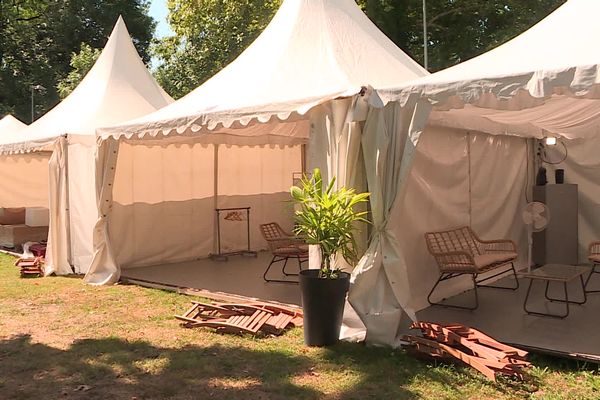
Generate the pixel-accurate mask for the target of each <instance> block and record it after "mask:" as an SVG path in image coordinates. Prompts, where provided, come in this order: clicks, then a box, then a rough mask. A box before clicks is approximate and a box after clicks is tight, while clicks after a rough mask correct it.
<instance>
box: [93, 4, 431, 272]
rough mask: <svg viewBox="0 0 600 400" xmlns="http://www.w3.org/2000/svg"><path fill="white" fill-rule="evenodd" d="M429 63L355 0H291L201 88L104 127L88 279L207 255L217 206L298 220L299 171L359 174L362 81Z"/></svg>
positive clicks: (389, 77) (390, 78) (379, 80)
mask: <svg viewBox="0 0 600 400" xmlns="http://www.w3.org/2000/svg"><path fill="white" fill-rule="evenodd" d="M426 74H427V72H426V71H425V70H424V69H423V68H421V67H420V66H419V65H418V64H417V63H416V62H414V61H413V60H412V59H410V58H409V57H408V56H407V55H406V54H405V53H403V52H402V51H401V50H400V49H399V48H397V47H396V46H395V45H394V44H393V43H392V42H391V41H390V40H389V39H388V38H387V37H386V36H385V35H384V34H383V33H382V32H380V31H379V30H378V29H377V28H376V27H375V25H374V24H373V23H372V22H371V21H370V20H369V19H368V18H367V17H366V16H365V15H364V14H363V13H362V11H361V10H360V9H359V8H358V7H357V5H356V4H355V2H354V1H353V0H286V1H284V2H283V4H282V6H281V8H280V9H279V11H278V12H277V14H276V15H275V17H274V18H273V20H272V21H271V23H270V24H269V25H268V27H267V28H266V29H265V31H264V32H263V33H262V34H261V35H260V36H259V37H258V38H257V39H256V41H255V42H254V43H253V44H251V45H250V46H249V47H248V49H247V50H246V51H245V52H243V53H242V54H241V55H240V56H239V57H238V58H237V59H236V60H235V61H233V62H232V63H231V64H230V65H229V66H227V67H226V68H224V69H223V70H222V71H221V72H219V73H218V74H216V75H215V76H214V77H213V78H211V79H210V80H208V81H207V82H206V83H205V84H203V85H202V86H200V87H199V88H198V89H196V90H195V91H193V92H192V93H190V94H189V95H187V96H186V97H184V98H182V99H180V100H178V101H177V102H175V103H173V104H172V105H170V106H168V107H165V108H164V109H162V110H160V111H158V112H156V113H153V114H150V115H147V116H145V117H142V118H140V119H138V120H134V121H132V122H128V123H125V124H121V125H119V126H114V127H110V128H103V129H99V130H98V135H99V140H100V148H99V153H98V164H97V183H98V190H99V192H98V204H99V213H100V216H101V218H100V219H99V221H98V224H97V225H96V230H95V233H94V235H95V236H94V246H95V255H94V260H93V263H92V266H91V268H90V271H89V272H88V274H87V276H86V280H87V281H88V282H91V283H96V284H103V283H112V282H115V281H116V280H118V278H119V276H120V271H121V268H122V267H123V268H128V267H135V266H140V265H157V264H168V263H170V262H175V261H179V260H186V259H194V258H197V257H203V256H207V255H208V253H210V252H211V251H213V248H214V242H213V239H214V234H213V231H214V227H213V224H214V222H213V221H214V208H216V207H226V206H240V205H250V206H251V207H252V213H253V214H252V215H253V217H252V218H253V219H252V221H253V223H255V224H259V223H262V222H270V221H272V220H279V221H287V222H288V223H291V221H290V217H291V212H290V210H289V206H288V209H284V207H283V205H282V202H283V200H285V199H287V198H288V197H289V196H288V195H287V192H288V190H289V187H290V185H291V183H292V174H293V172H301V171H302V170H303V168H305V167H306V166H307V165H309V166H320V167H321V169H322V170H323V171H325V172H326V173H329V174H335V175H336V176H337V177H338V180H339V181H340V182H341V183H342V184H351V183H353V182H355V181H359V180H360V176H359V173H360V171H359V170H360V169H361V168H360V167H359V160H360V159H361V155H360V140H361V130H362V123H360V122H358V121H360V120H361V119H362V118H363V117H364V115H363V114H364V110H365V108H366V101H365V99H367V98H368V96H367V95H365V96H362V95H361V92H363V93H362V94H365V93H364V92H365V91H366V92H368V91H369V90H366V89H363V87H366V86H367V85H371V86H373V87H375V88H378V87H388V86H391V85H394V84H398V83H400V82H402V81H404V80H408V79H413V78H416V77H420V76H424V75H426ZM304 145H305V146H304ZM304 148H306V151H303V149H304ZM304 160H305V161H304ZM253 232H256V233H257V231H256V226H254V227H253ZM254 237H255V239H256V238H257V237H258V235H257V234H254ZM234 239H235V238H234ZM241 240H243V237H242V238H240V241H241ZM232 243H235V240H233V241H232ZM240 244H241V242H240V243H238V245H240ZM259 245H260V243H259V242H257V241H256V242H253V247H255V248H256V246H259Z"/></svg>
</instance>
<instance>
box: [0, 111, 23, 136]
mask: <svg viewBox="0 0 600 400" xmlns="http://www.w3.org/2000/svg"><path fill="white" fill-rule="evenodd" d="M25 128H27V124H25V123H23V122H21V121H19V120H18V119H17V118H15V117H13V116H12V115H10V114H9V115H6V116H4V118H2V119H0V135H4V134H7V133H9V132H15V133H18V132H20V131H22V130H23V129H25Z"/></svg>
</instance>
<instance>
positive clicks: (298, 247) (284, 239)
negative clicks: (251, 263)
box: [260, 222, 308, 283]
mask: <svg viewBox="0 0 600 400" xmlns="http://www.w3.org/2000/svg"><path fill="white" fill-rule="evenodd" d="M260 232H261V233H262V236H263V238H264V239H265V240H266V241H267V244H268V245H269V249H270V250H271V253H272V254H273V258H272V259H271V262H270V263H269V266H268V267H267V269H266V270H265V272H264V274H263V279H264V280H265V282H279V283H298V282H297V281H293V280H284V279H271V278H268V277H267V275H268V273H269V270H270V269H271V267H272V266H273V264H276V263H278V262H283V266H282V267H281V273H282V274H283V275H284V276H298V274H296V273H289V272H287V271H286V270H285V267H286V266H287V262H288V260H289V259H290V258H293V259H296V260H297V261H298V268H299V269H302V264H303V263H304V262H306V261H308V245H307V244H306V243H305V242H304V240H302V239H301V238H299V237H297V236H294V235H292V234H290V233H287V232H286V231H284V230H283V229H282V228H281V226H279V224H278V223H276V222H270V223H268V224H262V225H260Z"/></svg>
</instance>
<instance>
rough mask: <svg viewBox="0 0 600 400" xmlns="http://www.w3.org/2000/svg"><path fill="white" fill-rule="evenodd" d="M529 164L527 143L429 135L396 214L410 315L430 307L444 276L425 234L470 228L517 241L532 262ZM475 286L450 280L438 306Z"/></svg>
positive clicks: (439, 132)
mask: <svg viewBox="0 0 600 400" xmlns="http://www.w3.org/2000/svg"><path fill="white" fill-rule="evenodd" d="M528 157H529V152H528V151H527V142H526V139H522V138H517V137H510V136H491V135H487V134H482V133H475V132H466V131H457V130H451V129H447V128H441V127H428V128H427V129H426V130H425V132H424V133H423V135H422V136H421V139H420V141H419V144H418V145H417V150H416V154H415V158H414V162H413V167H412V169H411V172H410V174H409V177H408V180H407V182H406V196H405V197H404V201H403V202H402V203H401V204H398V205H397V206H396V208H395V210H394V211H393V212H392V214H391V218H392V219H395V220H399V221H402V223H401V224H399V225H397V228H396V230H395V234H396V237H397V238H398V241H399V244H400V248H401V249H402V253H403V254H404V255H405V259H406V264H407V269H408V274H409V282H410V289H411V297H410V303H409V305H408V307H409V308H410V309H413V310H416V311H418V310H421V309H423V308H426V307H427V306H428V303H427V295H428V293H429V291H430V290H431V287H432V286H433V284H434V283H435V281H436V279H437V278H438V276H439V270H438V267H437V264H436V263H435V260H434V259H433V257H431V256H430V255H429V253H428V251H427V247H426V245H425V239H424V234H425V233H426V232H430V231H436V230H444V229H447V228H452V227H458V226H465V225H467V226H471V227H472V228H473V230H474V231H475V232H476V233H477V234H478V235H479V236H480V237H482V238H483V239H497V238H508V239H511V240H513V241H515V242H516V243H517V246H518V250H519V254H520V256H521V259H520V260H519V261H520V262H521V263H522V262H523V261H525V260H526V259H527V235H526V229H525V226H524V224H523V223H522V221H521V211H522V210H523V208H524V206H525V204H526V197H525V193H526V191H527V190H528V188H527V182H526V181H527V180H528V173H527V158H528ZM531 168H532V167H530V171H531ZM529 179H530V178H529ZM529 184H531V182H529ZM518 266H519V265H517V267H518ZM520 266H521V267H523V264H521V265H520ZM471 286H472V282H471V280H470V279H469V278H468V277H465V279H458V278H457V279H454V280H451V281H449V282H447V283H446V284H445V285H442V286H440V288H439V289H438V290H437V291H436V294H435V297H434V299H433V300H434V301H438V300H440V299H441V298H445V297H449V296H451V295H454V294H457V293H459V292H461V291H463V290H467V289H469V288H470V287H471Z"/></svg>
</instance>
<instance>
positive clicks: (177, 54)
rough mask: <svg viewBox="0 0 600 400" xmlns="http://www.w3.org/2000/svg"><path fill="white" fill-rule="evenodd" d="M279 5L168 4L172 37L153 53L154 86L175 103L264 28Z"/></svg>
mask: <svg viewBox="0 0 600 400" xmlns="http://www.w3.org/2000/svg"><path fill="white" fill-rule="evenodd" d="M279 4H280V0H198V1H187V0H168V3H167V5H168V8H169V22H170V24H171V27H172V28H173V31H174V32H175V35H174V36H172V37H168V38H165V39H163V40H162V41H160V42H158V43H157V45H156V46H155V47H154V53H155V55H156V56H157V59H158V61H159V65H158V66H157V68H156V73H155V75H156V78H157V81H158V83H159V84H160V85H161V86H162V87H163V88H164V89H165V90H166V91H167V92H169V94H171V95H172V96H173V97H175V98H179V97H181V96H183V95H185V94H187V93H189V92H190V91H191V90H193V89H194V88H196V87H198V86H199V85H200V84H202V83H203V82H204V81H205V80H207V79H208V78H210V77H211V76H213V75H214V74H216V73H217V72H218V71H219V70H221V69H222V68H223V67H225V66H226V65H227V64H229V63H230V62H231V61H233V60H234V59H235V58H236V57H237V56H238V55H239V54H240V53H241V52H242V51H243V50H244V49H245V48H246V47H247V46H248V45H249V44H250V43H252V42H253V41H254V39H256V37H257V36H258V35H259V34H260V33H261V32H262V31H263V29H264V28H265V27H266V26H267V24H268V23H269V21H270V20H271V18H272V17H273V15H274V13H275V11H276V10H277V8H278V7H279Z"/></svg>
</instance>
